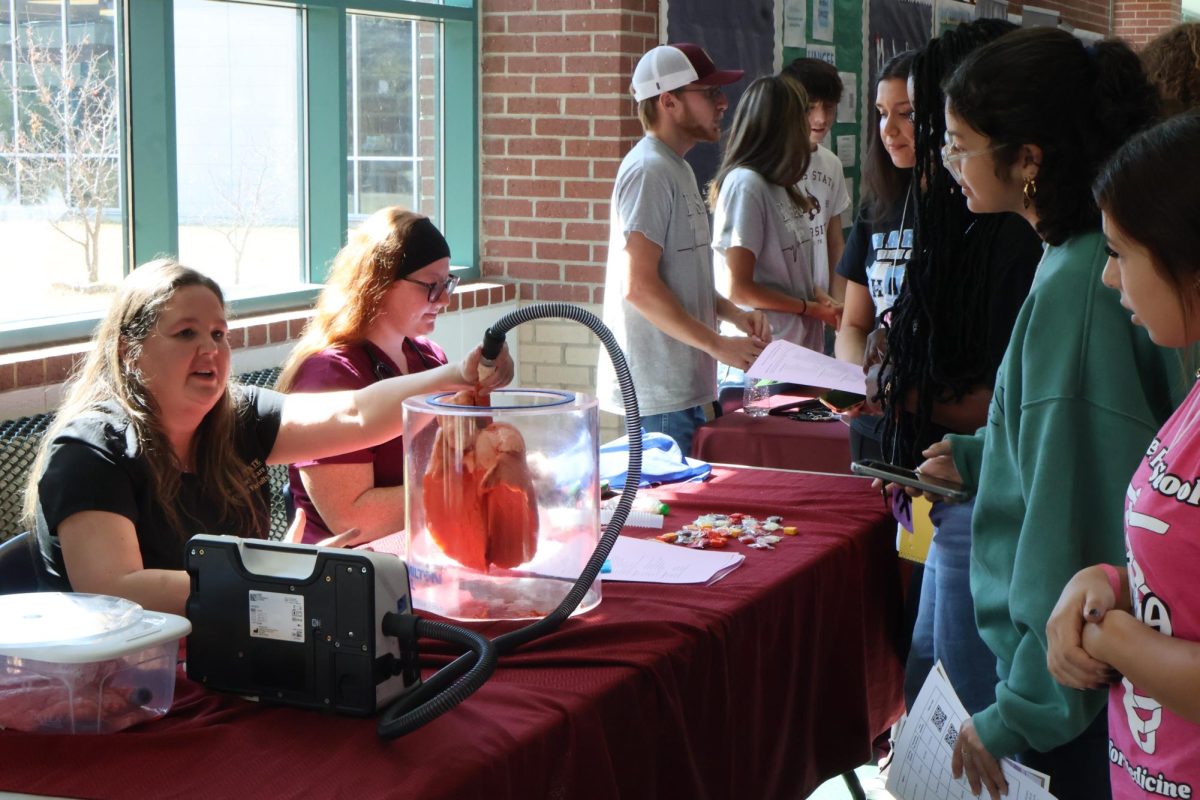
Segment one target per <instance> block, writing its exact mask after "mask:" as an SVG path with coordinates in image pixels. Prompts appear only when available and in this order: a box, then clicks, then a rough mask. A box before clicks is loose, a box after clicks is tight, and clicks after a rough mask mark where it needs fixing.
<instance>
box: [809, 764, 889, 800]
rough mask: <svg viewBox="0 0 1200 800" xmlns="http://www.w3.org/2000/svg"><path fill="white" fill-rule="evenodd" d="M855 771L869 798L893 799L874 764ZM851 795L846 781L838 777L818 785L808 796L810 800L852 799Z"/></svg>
mask: <svg viewBox="0 0 1200 800" xmlns="http://www.w3.org/2000/svg"><path fill="white" fill-rule="evenodd" d="M854 773H855V774H856V775H858V780H859V782H860V783H862V785H863V790H864V791H865V792H866V793H867V800H892V795H890V794H889V793H888V792H887V791H886V790H884V788H883V780H882V779H881V778H880V777H879V770H878V769H876V767H875V765H874V764H870V765H868V766H865V767H859V768H858V769H856V770H855V771H854ZM851 797H852V795H851V794H850V790H849V789H848V788H846V782H845V781H844V780H842V779H841V778H840V777H838V778H834V779H833V780H829V781H826V782H825V783H823V784H821V785H820V786H819V787H817V790H816V791H815V792H813V793H812V794H810V795H809V796H808V800H850V798H851Z"/></svg>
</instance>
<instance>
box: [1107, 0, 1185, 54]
mask: <svg viewBox="0 0 1200 800" xmlns="http://www.w3.org/2000/svg"><path fill="white" fill-rule="evenodd" d="M1181 5H1182V4H1181V2H1180V0H1115V2H1114V6H1113V20H1114V27H1115V30H1114V31H1113V33H1114V34H1116V35H1117V36H1119V37H1121V38H1122V39H1124V40H1125V41H1127V42H1129V44H1130V46H1131V47H1134V48H1139V47H1141V46H1142V45H1144V44H1145V43H1146V42H1148V41H1150V40H1151V39H1153V38H1154V37H1155V36H1157V35H1158V34H1160V33H1162V32H1163V31H1165V30H1167V29H1168V28H1171V27H1173V26H1175V25H1177V24H1179V22H1180V20H1181V19H1182V16H1183V9H1182V7H1181Z"/></svg>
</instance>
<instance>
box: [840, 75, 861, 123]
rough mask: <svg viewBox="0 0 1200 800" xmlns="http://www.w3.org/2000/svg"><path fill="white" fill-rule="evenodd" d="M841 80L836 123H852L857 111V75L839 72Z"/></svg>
mask: <svg viewBox="0 0 1200 800" xmlns="http://www.w3.org/2000/svg"><path fill="white" fill-rule="evenodd" d="M838 77H839V78H841V79H842V100H841V102H840V103H838V109H837V121H838V122H847V123H853V122H854V120H855V117H854V112H855V111H857V110H858V73H856V72H839V73H838Z"/></svg>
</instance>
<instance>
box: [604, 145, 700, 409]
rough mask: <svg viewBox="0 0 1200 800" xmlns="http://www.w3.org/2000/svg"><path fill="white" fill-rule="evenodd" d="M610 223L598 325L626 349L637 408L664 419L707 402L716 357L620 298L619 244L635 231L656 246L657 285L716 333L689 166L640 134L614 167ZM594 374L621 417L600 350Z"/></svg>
mask: <svg viewBox="0 0 1200 800" xmlns="http://www.w3.org/2000/svg"><path fill="white" fill-rule="evenodd" d="M609 225H610V234H609V240H608V270H607V273H606V276H605V280H604V324H606V325H607V326H608V327H609V328H611V329H612V332H613V334H614V335H615V336H616V338H617V342H618V343H619V344H620V345H621V349H622V350H623V351H624V352H625V358H626V360H627V361H628V362H629V369H630V372H631V373H632V375H633V385H634V387H635V388H636V389H637V398H638V407H639V410H640V411H641V413H642V414H643V415H650V414H665V413H667V412H670V411H680V410H682V409H685V408H693V407H695V406H698V405H702V404H704V403H711V402H713V401H714V400H715V399H716V397H717V362H716V359H714V358H713V357H712V356H711V355H710V354H708V353H706V352H704V351H703V350H697V349H696V348H694V347H689V346H688V345H686V344H684V343H683V342H681V341H679V340H677V339H673V338H671V337H670V336H668V335H667V334H665V333H663V332H662V331H660V330H659V329H658V328H656V327H655V326H654V324H653V323H652V322H650V320H648V319H646V318H645V317H644V316H642V314H641V313H640V312H639V311H638V310H637V309H635V308H634V307H633V306H632V305H630V304H629V303H628V302H627V301H626V300H625V290H626V277H627V276H626V268H625V265H624V250H625V241H626V238H627V237H628V236H629V234H631V233H633V232H634V231H637V232H638V233H641V234H642V235H643V236H645V237H646V238H647V239H649V240H650V241H652V242H654V243H655V244H657V245H659V246H660V247H662V249H663V254H662V259H661V260H660V261H659V264H658V275H659V277H660V278H661V279H662V282H663V283H665V284H666V285H667V288H668V289H670V290H671V292H672V293H673V294H674V295H675V297H676V298H678V299H679V302H680V304H682V305H683V307H684V309H685V310H686V311H687V312H688V313H689V314H691V315H692V316H693V317H695V318H696V319H698V320H699V321H700V322H702V323H703V324H705V325H707V326H708V327H710V328H712V329H713V330H716V324H717V315H716V306H715V301H716V293H715V290H714V288H713V270H712V253H711V251H710V250H709V238H710V234H709V221H708V209H707V208H705V206H704V201H703V200H701V199H700V190H699V189H698V188H697V187H696V176H695V174H694V173H693V172H692V168H691V166H689V165H688V163H687V162H686V161H684V160H683V159H682V158H680V157H679V155H678V154H677V153H675V151H674V150H672V149H671V148H669V147H667V146H666V145H665V144H663V143H662V142H660V141H658V140H657V139H655V138H654V137H652V136H645V137H643V138H642V140H641V141H640V142H638V143H637V144H636V145H634V147H633V149H632V150H630V151H629V153H628V154H627V155H626V156H625V158H624V159H623V160H622V161H621V167H620V169H618V170H617V182H616V185H615V186H614V187H613V195H612V204H611V206H610V210H609ZM596 372H597V379H596V384H597V388H596V393H597V395H598V396H599V399H600V407H601V408H603V409H604V410H605V411H612V412H615V413H618V414H620V413H622V412H623V408H624V406H623V404H622V402H621V391H620V387H619V386H618V385H617V381H616V376H615V375H614V373H613V369H612V364H611V363H610V362H609V359H608V354H607V353H605V351H604V350H603V349H601V351H600V360H599V365H598V369H597V371H596Z"/></svg>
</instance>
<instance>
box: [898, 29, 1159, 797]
mask: <svg viewBox="0 0 1200 800" xmlns="http://www.w3.org/2000/svg"><path fill="white" fill-rule="evenodd" d="M943 88H944V91H945V94H946V112H945V113H946V137H947V141H948V143H949V147H948V149H947V151H946V160H947V162H948V164H949V165H950V167H951V170H952V172H953V173H954V175H955V177H956V179H957V181H958V183H959V185H960V186H961V187H962V192H963V195H964V196H965V197H966V200H967V208H968V209H970V210H971V211H972V212H973V213H976V214H985V213H995V212H1002V211H1011V212H1014V213H1017V214H1020V215H1021V216H1022V217H1024V218H1025V220H1026V221H1027V222H1028V223H1029V224H1030V226H1032V227H1033V229H1034V230H1036V231H1037V232H1038V234H1039V235H1040V236H1041V238H1042V240H1043V241H1044V242H1045V243H1046V252H1045V255H1044V256H1043V258H1042V261H1041V263H1040V264H1039V265H1038V270H1037V276H1036V278H1035V280H1034V283H1033V287H1032V289H1031V290H1030V293H1029V296H1028V297H1027V298H1026V300H1025V303H1024V304H1023V305H1022V306H1021V310H1020V312H1019V314H1018V315H1017V321H1016V324H1015V326H1014V327H1013V333H1012V338H1011V339H1010V341H1009V345H1008V350H1007V352H1006V353H1005V355H1004V360H1003V362H1002V363H1001V366H1000V370H999V372H998V373H997V375H996V383H995V391H994V393H993V395H992V401H991V406H990V408H989V409H988V421H987V425H986V426H984V427H983V428H981V429H980V430H979V431H978V432H977V433H976V434H974V435H971V436H967V435H951V436H949V437H947V438H946V439H944V440H943V441H941V442H938V443H936V444H934V445H932V446H931V447H929V448H928V449H926V450H925V452H924V454H923V455H924V456H926V458H927V460H926V461H925V462H923V463H922V464H921V466H920V470H921V472H923V473H926V474H928V475H931V476H933V477H938V478H948V479H951V480H961V481H962V482H963V483H964V484H965V485H966V486H967V487H968V488H969V489H972V490H974V491H975V512H974V515H973V516H972V519H971V594H972V597H973V599H974V602H975V619H976V621H977V623H978V627H979V632H980V635H981V636H982V637H983V640H984V642H985V643H986V644H987V646H988V647H989V648H990V649H991V651H992V652H993V653H994V654H995V656H996V670H997V683H996V688H995V696H994V698H993V699H992V702H991V703H990V704H989V705H988V706H987V707H986V708H983V709H982V710H979V711H976V712H975V713H974V714H973V715H972V716H971V719H970V720H968V721H967V722H965V723H964V724H963V725H962V726H961V728H960V730H959V735H958V738H957V740H956V742H955V745H954V755H953V764H952V770H953V772H954V774H955V775H961V774H965V775H966V778H967V780H968V782H969V784H970V786H971V789H972V791H974V792H975V793H976V794H978V793H979V792H980V791H981V789H982V788H986V789H987V790H988V792H989V794H990V795H991V797H993V798H997V799H998V798H999V796H1000V793H1001V792H1002V791H1004V789H1005V786H1006V784H1005V780H1004V776H1003V774H1002V772H1001V770H1000V765H999V763H998V759H999V758H1001V757H1004V756H1016V757H1018V758H1019V759H1020V760H1021V762H1022V763H1024V764H1026V765H1028V766H1031V767H1033V768H1034V769H1038V770H1041V771H1043V772H1046V773H1048V774H1050V776H1051V779H1052V781H1051V784H1050V786H1051V789H1052V790H1053V792H1054V795H1055V796H1056V797H1058V798H1060V800H1076V799H1078V800H1093V799H1094V798H1098V797H1107V796H1108V792H1109V782H1108V773H1109V745H1108V736H1107V726H1106V724H1105V717H1104V714H1103V713H1102V711H1103V708H1104V705H1105V701H1106V699H1107V698H1106V695H1105V693H1104V692H1100V691H1088V692H1081V691H1078V690H1076V689H1067V688H1065V687H1063V686H1061V685H1059V684H1058V683H1057V682H1056V681H1055V680H1054V679H1053V678H1052V677H1051V675H1050V672H1049V670H1048V669H1047V663H1046V656H1047V642H1046V622H1047V620H1048V619H1049V617H1050V613H1051V610H1052V609H1053V608H1054V606H1055V603H1056V602H1057V600H1058V597H1059V592H1060V591H1061V590H1062V588H1063V587H1064V586H1065V585H1066V584H1067V581H1068V580H1070V579H1071V577H1072V576H1073V575H1074V574H1075V573H1076V572H1077V571H1078V570H1079V569H1081V568H1082V567H1084V566H1087V565H1090V564H1095V563H1097V562H1106V563H1110V564H1111V563H1120V562H1121V561H1122V560H1123V558H1124V554H1125V548H1124V536H1123V531H1122V527H1123V526H1122V522H1123V520H1122V511H1123V509H1122V504H1121V503H1120V502H1119V499H1120V497H1121V496H1122V494H1123V493H1124V490H1125V487H1126V485H1127V484H1128V481H1129V476H1130V474H1132V473H1133V471H1134V469H1135V467H1136V466H1137V464H1138V461H1139V459H1140V458H1141V456H1142V455H1143V454H1144V453H1145V452H1146V446H1147V444H1148V443H1149V442H1150V441H1151V439H1152V438H1153V437H1154V434H1155V432H1156V431H1157V430H1158V429H1159V427H1160V426H1161V425H1162V423H1163V421H1164V420H1166V418H1167V416H1168V415H1169V414H1170V412H1171V409H1172V408H1173V402H1172V401H1173V399H1174V397H1173V394H1174V393H1175V392H1178V391H1179V390H1180V389H1182V388H1183V386H1182V382H1181V380H1180V375H1179V366H1178V363H1177V359H1176V358H1175V356H1174V354H1173V353H1171V352H1170V351H1167V350H1163V349H1161V348H1159V347H1157V346H1155V345H1154V343H1153V342H1151V340H1150V338H1149V337H1147V336H1146V334H1145V332H1144V331H1142V330H1140V329H1137V328H1133V327H1131V326H1130V325H1129V324H1128V314H1127V312H1125V311H1124V310H1123V309H1122V308H1121V305H1120V303H1119V302H1118V301H1119V298H1118V297H1117V295H1116V293H1114V292H1112V291H1110V290H1109V289H1106V288H1105V287H1104V286H1102V285H1101V283H1100V276H1101V272H1102V270H1103V269H1104V265H1105V261H1106V259H1107V256H1106V254H1105V249H1104V248H1105V243H1104V237H1103V236H1102V235H1101V232H1100V212H1099V209H1098V208H1097V206H1096V203H1095V201H1094V200H1093V199H1092V193H1091V183H1092V181H1093V179H1094V178H1095V177H1096V174H1097V172H1098V170H1099V169H1100V165H1101V164H1102V163H1103V162H1104V160H1105V159H1106V158H1108V157H1109V156H1110V155H1111V154H1112V153H1113V152H1114V151H1115V150H1116V149H1117V148H1118V147H1119V146H1120V145H1121V144H1122V143H1124V142H1125V141H1126V140H1127V139H1129V138H1130V137H1131V136H1132V135H1134V134H1135V133H1136V132H1137V131H1138V130H1140V129H1141V128H1143V127H1145V126H1147V125H1149V124H1150V123H1152V122H1153V120H1154V118H1155V115H1156V113H1157V102H1156V96H1155V93H1154V90H1153V89H1152V87H1151V86H1150V85H1149V84H1148V82H1147V80H1146V77H1145V75H1144V74H1143V73H1142V69H1141V65H1140V64H1139V63H1138V59H1137V56H1136V55H1134V53H1133V52H1132V51H1131V50H1130V49H1129V48H1128V47H1127V46H1126V45H1125V44H1123V43H1121V42H1119V41H1116V40H1111V41H1104V42H1099V43H1096V44H1093V45H1090V46H1085V45H1084V44H1083V43H1082V42H1080V41H1079V40H1078V39H1076V38H1075V37H1073V36H1072V35H1071V34H1069V33H1066V32H1064V31H1060V30H1057V29H1053V28H1033V29H1023V30H1019V31H1015V32H1013V33H1009V34H1006V35H1004V36H1002V37H1000V38H999V39H997V40H996V41H994V42H992V43H990V44H987V45H984V46H983V47H981V48H979V49H977V50H975V51H974V52H973V53H971V55H969V56H968V57H967V58H966V60H964V61H963V63H962V64H961V65H959V67H958V68H957V69H956V70H955V72H954V74H953V75H952V76H951V77H950V79H949V80H948V81H947V82H946V84H945V86H944V87H943Z"/></svg>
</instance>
